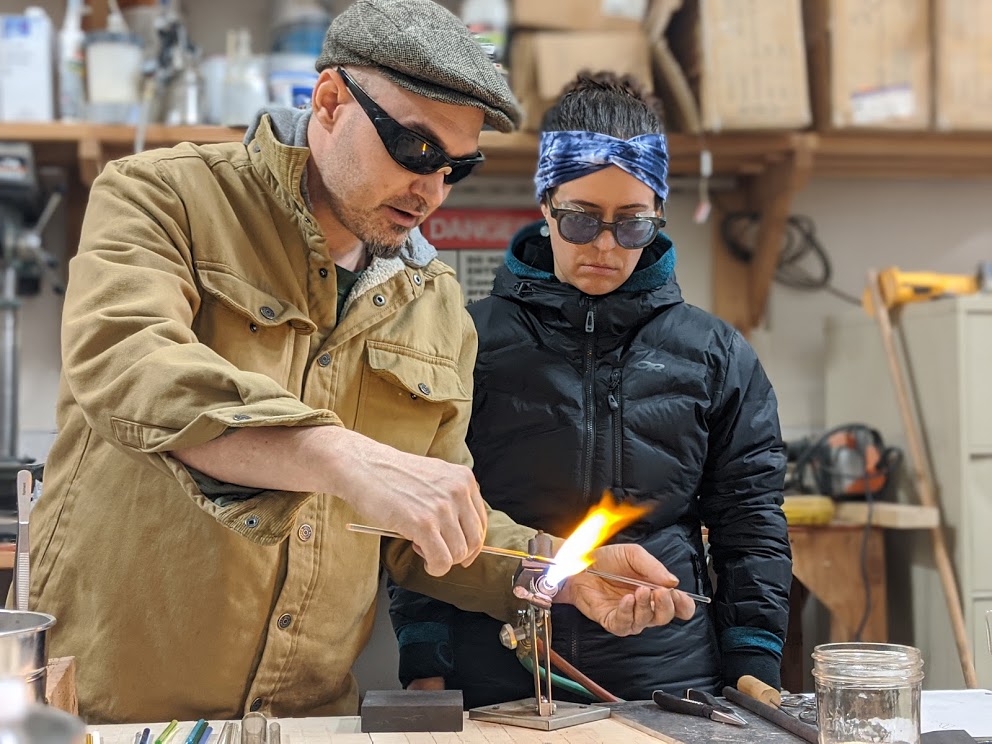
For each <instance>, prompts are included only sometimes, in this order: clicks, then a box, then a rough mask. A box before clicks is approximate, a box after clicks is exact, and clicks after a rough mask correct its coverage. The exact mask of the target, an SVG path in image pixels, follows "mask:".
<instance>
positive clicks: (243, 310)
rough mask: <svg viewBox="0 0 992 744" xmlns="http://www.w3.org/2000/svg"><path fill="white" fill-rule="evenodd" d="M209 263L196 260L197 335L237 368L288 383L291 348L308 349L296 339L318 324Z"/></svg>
mask: <svg viewBox="0 0 992 744" xmlns="http://www.w3.org/2000/svg"><path fill="white" fill-rule="evenodd" d="M213 266H215V265H213V264H206V263H205V262H197V265H196V269H197V279H198V280H199V282H200V285H201V286H202V287H203V300H204V302H203V304H202V306H201V307H200V312H199V314H198V315H197V317H196V320H195V321H194V325H193V328H194V331H195V332H196V335H197V338H198V339H199V340H200V342H201V343H203V344H206V345H207V346H209V347H210V348H211V349H213V350H214V351H215V352H217V353H218V354H220V355H221V356H222V357H224V359H226V360H227V361H229V362H230V363H231V364H233V365H234V366H236V367H237V368H238V369H242V370H244V371H246V372H258V373H259V374H263V375H266V376H268V377H270V378H272V379H273V380H275V381H276V382H278V383H280V384H281V385H284V386H286V387H290V379H291V374H292V369H293V358H294V355H295V352H296V350H297V349H300V350H301V353H302V354H303V355H304V357H305V355H306V351H307V344H306V343H304V344H302V345H299V344H297V339H298V338H299V337H300V336H308V335H309V334H311V333H313V332H314V331H316V330H317V326H316V325H315V324H314V323H313V321H311V320H310V319H309V318H308V317H307V316H306V315H305V314H304V313H303V312H301V311H300V310H299V309H298V308H296V307H294V306H293V305H291V304H290V303H288V302H286V301H285V300H281V299H279V298H278V297H276V296H274V295H272V294H270V293H268V292H265V291H263V290H261V289H259V288H258V287H255V286H254V285H252V284H250V283H249V282H247V281H245V280H244V279H242V278H241V277H239V276H236V275H235V274H232V273H230V272H228V271H222V270H218V269H217V268H212V267H213ZM303 361H304V362H305V359H304V360H303Z"/></svg>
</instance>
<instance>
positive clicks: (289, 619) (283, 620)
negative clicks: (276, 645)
mask: <svg viewBox="0 0 992 744" xmlns="http://www.w3.org/2000/svg"><path fill="white" fill-rule="evenodd" d="M292 624H293V616H292V615H290V614H288V613H287V614H285V615H280V616H279V619H278V620H277V621H276V625H278V626H279V627H280V629H282V630H286V628H288V627H289V626H290V625H292Z"/></svg>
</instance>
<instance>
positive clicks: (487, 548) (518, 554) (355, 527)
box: [345, 524, 712, 604]
mask: <svg viewBox="0 0 992 744" xmlns="http://www.w3.org/2000/svg"><path fill="white" fill-rule="evenodd" d="M345 527H347V528H348V529H349V530H351V531H352V532H361V533H364V534H366V535H378V536H380V537H392V538H396V539H399V540H407V539H408V538H406V537H404V536H403V535H401V534H400V533H399V532H396V531H394V530H383V529H379V528H378V527H368V526H366V525H364V524H346V525H345ZM482 552H483V553H488V554H489V555H501V556H504V557H506V558H526V559H528V560H532V561H539V562H541V563H547V564H548V565H549V566H553V565H555V562H554V560H553V559H551V558H547V557H545V556H543V555H530V554H529V553H525V552H524V551H522V550H510V549H508V548H494V547H492V546H491V545H483V546H482ZM586 573H590V574H592V575H593V576H599V577H600V578H602V579H607V580H608V581H617V582H620V583H622V584H631V585H632V586H643V587H647V588H648V589H667V588H668V587H664V586H659V585H658V584H652V583H651V582H649V581H641V580H640V579H634V578H631V577H629V576H620V575H619V574H614V573H608V572H606V571H600V570H598V569H595V568H587V569H586ZM679 591H680V592H682V594H684V595H685V596H687V597H689V599H693V600H695V601H696V602H697V603H698V604H710V602H712V600H711V599H710V598H709V597H707V596H705V595H703V594H693V593H692V592H687V591H683V590H682V589H679Z"/></svg>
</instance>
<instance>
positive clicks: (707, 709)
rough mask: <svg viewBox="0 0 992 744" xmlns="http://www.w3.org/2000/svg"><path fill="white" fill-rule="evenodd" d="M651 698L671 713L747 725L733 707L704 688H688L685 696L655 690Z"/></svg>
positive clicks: (735, 724) (733, 724)
mask: <svg viewBox="0 0 992 744" xmlns="http://www.w3.org/2000/svg"><path fill="white" fill-rule="evenodd" d="M651 699H652V700H654V703H655V705H657V706H658V707H659V708H661V709H662V710H667V711H669V712H671V713H685V714H686V715H690V716H699V717H700V718H709V719H710V720H711V721H718V722H720V723H729V724H730V725H732V726H747V721H745V720H744V719H743V718H741V717H740V716H739V715H737V714H736V713H735V712H734V709H733V708H731V707H730V706H729V705H724V704H723V703H721V702H720V701H719V700H717V699H716V698H715V697H713V696H712V695H710V694H709V693H708V692H703V691H702V690H693V689H689V690H686V691H685V696H684V697H678V696H677V695H670V694H668V693H667V692H663V691H661V690H655V691H654V692H653V693H652V694H651Z"/></svg>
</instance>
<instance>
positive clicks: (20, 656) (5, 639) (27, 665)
mask: <svg viewBox="0 0 992 744" xmlns="http://www.w3.org/2000/svg"><path fill="white" fill-rule="evenodd" d="M53 625H55V618H54V617H52V616H51V615H46V614H44V613H41V612H21V611H20V610H0V677H20V678H21V679H23V680H24V681H25V682H26V683H27V685H28V699H29V700H30V701H32V702H35V703H44V702H45V682H46V681H47V680H48V629H49V628H51V627H52V626H53Z"/></svg>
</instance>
